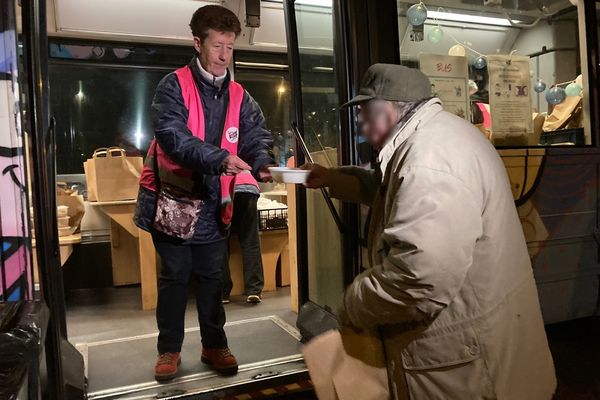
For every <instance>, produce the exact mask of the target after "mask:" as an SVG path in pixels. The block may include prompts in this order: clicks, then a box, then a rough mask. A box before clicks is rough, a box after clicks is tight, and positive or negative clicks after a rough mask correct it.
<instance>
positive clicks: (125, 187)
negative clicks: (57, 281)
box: [83, 147, 143, 201]
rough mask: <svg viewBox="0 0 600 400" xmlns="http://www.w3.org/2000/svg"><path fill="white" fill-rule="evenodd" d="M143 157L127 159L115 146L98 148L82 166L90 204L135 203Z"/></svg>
mask: <svg viewBox="0 0 600 400" xmlns="http://www.w3.org/2000/svg"><path fill="white" fill-rule="evenodd" d="M142 166H143V160H142V157H127V155H126V154H125V150H123V149H121V148H118V147H110V148H108V149H107V148H100V149H97V150H95V151H94V154H93V156H92V158H90V159H88V160H87V161H86V162H84V163H83V169H84V172H85V179H86V181H87V190H88V200H89V201H120V200H135V199H136V198H137V193H138V182H139V178H140V174H141V172H142Z"/></svg>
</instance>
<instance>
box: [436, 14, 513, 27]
mask: <svg viewBox="0 0 600 400" xmlns="http://www.w3.org/2000/svg"><path fill="white" fill-rule="evenodd" d="M427 19H428V22H431V20H436V19H439V20H442V21H454V22H471V23H473V24H484V25H500V26H511V23H510V21H509V20H508V19H506V18H496V17H482V16H479V15H470V14H456V13H449V12H442V11H427ZM515 22H518V21H515Z"/></svg>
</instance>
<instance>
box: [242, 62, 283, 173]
mask: <svg viewBox="0 0 600 400" xmlns="http://www.w3.org/2000/svg"><path fill="white" fill-rule="evenodd" d="M234 77H235V80H236V81H237V82H239V83H241V84H242V85H243V86H244V88H245V89H246V90H247V91H248V93H250V95H251V96H252V97H253V98H254V100H256V101H257V102H258V104H259V105H260V108H261V109H262V111H263V114H264V115H265V120H266V121H267V129H269V130H270V131H271V133H272V134H273V155H274V157H275V162H276V163H278V164H279V165H280V166H285V165H286V163H287V160H288V159H289V158H290V157H291V156H292V155H293V154H294V152H293V147H294V137H293V134H292V132H291V130H290V110H291V94H290V83H289V77H288V65H287V54H273V53H256V52H244V51H239V52H237V53H236V54H235V75H234Z"/></svg>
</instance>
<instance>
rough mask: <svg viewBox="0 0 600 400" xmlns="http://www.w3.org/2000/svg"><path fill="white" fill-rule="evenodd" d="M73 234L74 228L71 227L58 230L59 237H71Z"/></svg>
mask: <svg viewBox="0 0 600 400" xmlns="http://www.w3.org/2000/svg"><path fill="white" fill-rule="evenodd" d="M71 233H73V228H71V227H70V226H63V227H59V228H58V236H69V235H70V234H71Z"/></svg>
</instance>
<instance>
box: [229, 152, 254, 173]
mask: <svg viewBox="0 0 600 400" xmlns="http://www.w3.org/2000/svg"><path fill="white" fill-rule="evenodd" d="M251 169H252V167H250V166H249V165H248V164H246V163H245V162H244V160H242V159H241V158H239V157H238V156H234V155H233V154H230V155H228V156H227V158H225V161H223V165H222V166H221V172H222V173H224V174H225V175H237V174H239V173H240V172H242V171H249V170H251Z"/></svg>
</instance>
